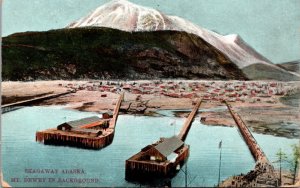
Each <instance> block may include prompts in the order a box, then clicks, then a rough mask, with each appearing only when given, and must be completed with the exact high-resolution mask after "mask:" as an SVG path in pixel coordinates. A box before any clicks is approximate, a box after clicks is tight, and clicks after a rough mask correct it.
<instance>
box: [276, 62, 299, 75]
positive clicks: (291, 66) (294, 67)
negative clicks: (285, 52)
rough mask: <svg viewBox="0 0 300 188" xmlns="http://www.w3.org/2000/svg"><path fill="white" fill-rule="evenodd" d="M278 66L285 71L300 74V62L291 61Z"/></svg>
mask: <svg viewBox="0 0 300 188" xmlns="http://www.w3.org/2000/svg"><path fill="white" fill-rule="evenodd" d="M277 66H279V67H281V68H284V69H285V70H288V71H291V72H295V73H298V74H299V73H300V69H299V67H300V60H298V61H291V62H285V63H281V64H277Z"/></svg>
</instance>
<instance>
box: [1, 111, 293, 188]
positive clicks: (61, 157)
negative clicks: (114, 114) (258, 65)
mask: <svg viewBox="0 0 300 188" xmlns="http://www.w3.org/2000/svg"><path fill="white" fill-rule="evenodd" d="M165 114H167V116H164V117H143V116H131V115H121V116H119V119H118V122H117V127H116V134H115V138H114V141H113V143H112V144H111V145H109V146H108V147H106V148H104V149H102V150H96V151H95V150H85V149H78V148H72V147H63V146H46V145H43V144H40V143H37V142H35V132H36V131H37V130H43V129H46V128H52V127H56V126H57V125H58V124H60V123H62V122H64V121H65V120H67V121H71V120H75V119H79V118H83V117H88V116H91V115H95V113H87V112H78V111H73V110H65V109H62V108H60V107H27V108H22V109H20V110H17V111H12V112H9V113H5V114H3V116H2V141H3V144H2V165H3V175H4V178H5V180H6V181H7V182H8V183H9V184H11V185H12V186H14V187H24V186H27V187H33V186H35V187H45V186H47V187H51V186H64V187H65V186H77V187H78V186H82V187H84V186H89V187H92V186H94V187H95V186H97V187H99V186H139V185H137V184H131V183H129V182H127V181H126V180H125V179H124V176H125V160H126V159H128V158H129V157H131V156H132V155H133V154H135V153H137V152H138V151H140V149H141V148H142V147H144V146H146V145H148V144H150V143H153V142H154V141H157V140H158V139H159V137H169V136H172V135H174V132H175V133H178V132H179V130H180V129H181V125H183V122H184V119H182V118H175V117H173V116H172V113H165ZM174 120H176V123H175V125H173V126H171V125H170V124H171V123H172V122H174ZM254 136H255V137H256V138H257V140H258V143H259V144H260V145H261V146H262V148H263V150H264V151H265V153H266V154H267V156H268V157H269V158H270V159H271V160H273V159H275V156H276V155H275V154H276V152H277V151H278V149H279V148H282V149H283V151H285V152H286V153H287V154H290V153H291V150H290V147H289V146H290V145H291V144H295V143H297V142H298V140H297V139H286V138H280V137H274V136H267V135H259V134H254ZM220 140H222V143H223V144H222V146H223V147H222V167H221V179H226V178H228V177H230V176H232V175H236V174H240V173H246V172H248V171H249V170H251V169H252V168H253V167H254V160H253V158H252V156H251V154H250V152H249V150H248V148H247V146H246V145H245V143H244V141H243V140H242V138H241V137H240V135H239V133H238V130H237V129H236V128H227V127H217V126H216V127H214V126H205V125H202V124H201V123H200V121H199V117H197V118H196V119H195V121H194V123H193V126H192V128H191V131H190V133H189V135H188V137H187V140H186V143H187V144H190V158H189V160H188V174H189V176H188V178H189V181H188V182H189V186H214V185H215V184H217V180H218V164H219V152H220V150H219V148H218V145H219V142H220ZM45 168H50V169H58V170H59V172H60V170H62V169H74V168H75V169H83V170H84V174H62V173H59V174H50V175H49V174H46V175H45V174H28V173H25V169H45ZM26 177H28V178H35V177H40V178H42V177H47V178H48V177H51V178H60V177H62V178H97V179H98V180H99V182H98V183H81V184H73V183H59V182H51V183H50V182H39V183H30V182H26V183H25V182H24V178H26ZM12 178H20V181H21V182H12ZM172 186H184V173H183V172H182V171H181V172H179V173H178V174H177V176H176V177H174V178H173V180H172Z"/></svg>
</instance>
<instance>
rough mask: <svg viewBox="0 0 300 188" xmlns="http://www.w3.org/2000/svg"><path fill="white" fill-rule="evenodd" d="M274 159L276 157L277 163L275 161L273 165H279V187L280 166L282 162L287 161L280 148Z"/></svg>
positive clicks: (280, 179) (280, 180)
mask: <svg viewBox="0 0 300 188" xmlns="http://www.w3.org/2000/svg"><path fill="white" fill-rule="evenodd" d="M276 157H277V161H275V162H274V163H279V185H281V182H282V178H281V177H282V175H281V166H282V162H283V161H285V160H287V155H286V154H285V153H284V152H283V151H282V150H281V148H280V149H279V150H278V152H277V153H276Z"/></svg>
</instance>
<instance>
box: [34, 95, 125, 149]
mask: <svg viewBox="0 0 300 188" xmlns="http://www.w3.org/2000/svg"><path fill="white" fill-rule="evenodd" d="M123 98H124V93H122V94H121V95H120V96H119V98H118V102H117V104H116V106H115V109H114V113H113V117H112V119H110V120H109V126H108V127H107V128H105V129H104V130H103V132H102V134H100V135H99V136H92V135H90V134H82V133H78V132H75V131H74V132H72V130H71V131H64V130H58V129H56V128H52V129H47V130H44V131H38V132H36V141H37V142H41V143H44V144H46V145H47V144H49V145H67V146H74V147H80V148H87V149H101V148H103V147H105V146H107V145H109V144H111V143H112V141H113V138H114V133H115V126H116V123H117V118H118V115H119V109H120V106H121V103H122V100H123ZM100 123H101V121H99V122H98V123H97V124H89V125H86V126H81V127H80V128H81V129H84V130H85V129H87V128H89V129H91V128H93V127H95V126H99V124H100Z"/></svg>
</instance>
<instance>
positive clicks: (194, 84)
mask: <svg viewBox="0 0 300 188" xmlns="http://www.w3.org/2000/svg"><path fill="white" fill-rule="evenodd" d="M59 86H61V87H66V88H69V89H71V90H73V91H78V90H87V91H100V92H111V93H119V92H123V91H124V92H126V93H131V94H137V95H155V96H159V95H164V96H167V97H171V98H196V97H201V98H203V100H210V101H228V102H238V101H240V102H247V103H259V102H266V103H276V102H277V100H278V96H284V95H285V94H287V93H289V92H294V91H296V90H298V89H299V87H297V85H295V84H294V83H289V82H275V81H274V82H272V81H271V82H262V81H259V82H258V81H249V82H244V81H231V82H230V81H226V82H222V81H190V82H186V81H184V82H183V81H130V82H124V81H121V82H120V81H91V82H88V83H84V84H76V83H75V84H74V83H69V84H66V83H65V84H59ZM102 97H106V94H103V95H102Z"/></svg>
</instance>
